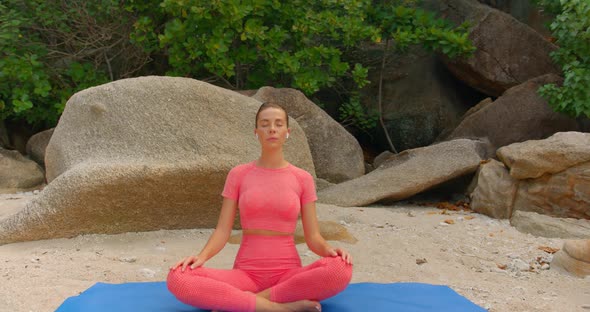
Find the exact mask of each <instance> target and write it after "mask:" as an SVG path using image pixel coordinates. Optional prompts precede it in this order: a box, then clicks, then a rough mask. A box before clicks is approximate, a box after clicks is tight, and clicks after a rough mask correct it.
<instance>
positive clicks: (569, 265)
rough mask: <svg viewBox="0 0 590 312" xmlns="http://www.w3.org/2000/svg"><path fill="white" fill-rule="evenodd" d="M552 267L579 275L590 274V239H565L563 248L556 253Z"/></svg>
mask: <svg viewBox="0 0 590 312" xmlns="http://www.w3.org/2000/svg"><path fill="white" fill-rule="evenodd" d="M551 268H552V269H553V268H555V269H558V270H563V271H566V272H568V273H570V274H572V275H575V276H578V277H587V276H590V239H578V240H567V241H565V242H564V243H563V248H562V249H561V250H560V251H558V252H557V253H555V255H554V257H553V261H551Z"/></svg>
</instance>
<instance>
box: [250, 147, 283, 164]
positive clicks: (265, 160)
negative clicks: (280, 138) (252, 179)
mask: <svg viewBox="0 0 590 312" xmlns="http://www.w3.org/2000/svg"><path fill="white" fill-rule="evenodd" d="M256 164H257V166H259V167H264V168H282V167H285V166H287V164H288V162H287V161H286V160H285V157H284V155H283V150H282V149H281V150H272V151H264V150H263V151H262V154H261V155H260V158H258V161H257V163H256Z"/></svg>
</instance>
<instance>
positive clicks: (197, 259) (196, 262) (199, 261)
mask: <svg viewBox="0 0 590 312" xmlns="http://www.w3.org/2000/svg"><path fill="white" fill-rule="evenodd" d="M205 261H207V260H206V259H205V257H202V256H189V257H186V258H184V259H182V260H180V261H178V262H176V264H175V265H174V266H172V267H170V270H176V269H177V268H178V267H180V266H182V272H184V270H185V269H186V267H187V266H189V265H190V268H191V269H194V268H198V267H200V266H202V265H203V264H204V263H205Z"/></svg>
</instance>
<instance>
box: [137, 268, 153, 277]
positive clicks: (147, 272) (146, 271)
mask: <svg viewBox="0 0 590 312" xmlns="http://www.w3.org/2000/svg"><path fill="white" fill-rule="evenodd" d="M139 272H140V273H141V274H142V275H143V276H145V277H154V276H156V271H154V270H150V269H148V268H143V269H141V270H139Z"/></svg>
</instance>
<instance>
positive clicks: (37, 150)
mask: <svg viewBox="0 0 590 312" xmlns="http://www.w3.org/2000/svg"><path fill="white" fill-rule="evenodd" d="M53 129H54V128H51V129H48V130H45V131H41V132H39V133H37V134H35V135H33V136H32V137H31V138H30V139H29V141H27V155H29V157H30V158H31V159H32V160H34V161H35V162H36V163H38V164H39V166H41V167H43V168H45V149H46V148H47V144H49V140H50V139H51V136H52V135H53Z"/></svg>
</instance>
